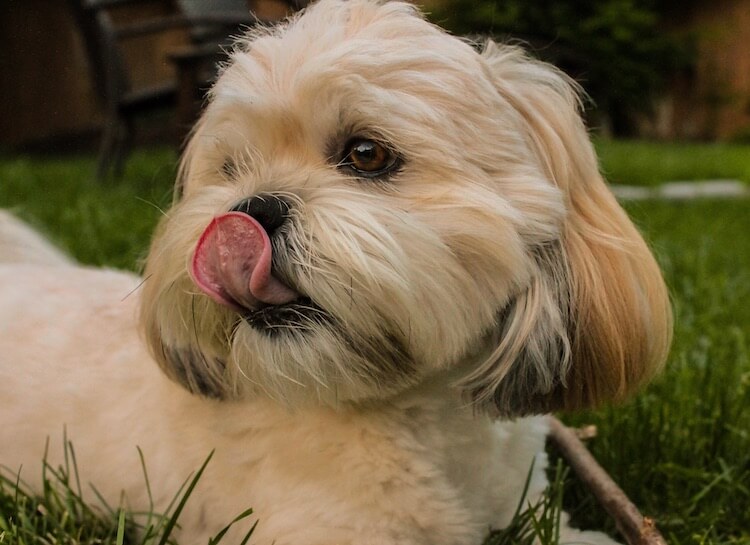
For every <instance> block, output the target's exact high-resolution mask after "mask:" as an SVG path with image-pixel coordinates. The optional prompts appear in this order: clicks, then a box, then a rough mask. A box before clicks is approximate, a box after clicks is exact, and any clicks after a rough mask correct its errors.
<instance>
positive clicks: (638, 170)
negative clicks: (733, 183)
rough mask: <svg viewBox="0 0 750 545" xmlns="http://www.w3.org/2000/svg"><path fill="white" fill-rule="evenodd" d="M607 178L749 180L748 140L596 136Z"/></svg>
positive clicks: (640, 181)
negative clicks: (707, 141)
mask: <svg viewBox="0 0 750 545" xmlns="http://www.w3.org/2000/svg"><path fill="white" fill-rule="evenodd" d="M595 145H596V148H597V153H598V154H599V158H600V160H601V164H602V170H603V171H604V173H605V175H606V177H607V179H608V180H609V181H610V182H613V183H618V184H628V185H643V186H653V185H657V184H660V183H663V182H670V181H685V180H701V179H734V180H741V181H743V182H745V183H750V144H728V143H714V144H696V143H682V142H678V143H675V142H647V141H643V140H615V141H613V140H604V139H596V140H595Z"/></svg>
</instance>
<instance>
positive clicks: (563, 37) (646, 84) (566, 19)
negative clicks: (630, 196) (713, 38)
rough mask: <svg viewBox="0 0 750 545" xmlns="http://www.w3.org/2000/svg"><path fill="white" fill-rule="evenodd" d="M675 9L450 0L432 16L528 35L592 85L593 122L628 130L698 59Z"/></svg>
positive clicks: (630, 1)
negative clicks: (673, 26)
mask: <svg viewBox="0 0 750 545" xmlns="http://www.w3.org/2000/svg"><path fill="white" fill-rule="evenodd" d="M675 9H676V5H675V2H673V1H671V0H661V1H657V0H602V1H599V0H561V1H557V2H554V3H550V2H547V1H545V0H447V1H445V2H443V3H441V4H439V5H437V6H436V7H435V8H434V9H433V10H432V13H431V19H432V20H433V21H434V22H436V23H438V24H440V25H441V26H443V27H445V28H447V29H449V30H451V31H452V32H453V33H455V34H457V35H464V36H477V35H482V36H491V37H493V38H495V39H497V40H499V41H503V42H508V41H510V42H518V41H520V42H521V43H522V44H524V45H525V46H526V48H527V49H528V50H529V51H530V52H531V53H532V54H533V55H535V56H537V57H538V58H540V59H542V60H545V61H547V62H551V63H552V64H554V65H556V66H558V67H559V68H561V69H563V70H564V71H565V72H566V73H568V74H569V75H570V76H572V77H573V78H574V79H575V80H576V81H578V82H579V83H580V84H581V85H582V86H583V87H584V89H585V90H586V92H587V93H588V94H589V96H590V97H591V99H592V101H591V102H590V104H589V111H588V115H589V118H590V121H591V123H592V125H594V126H598V127H601V128H602V129H603V130H604V131H606V132H610V133H612V134H615V135H620V136H624V135H631V134H632V133H633V131H634V128H635V119H636V116H637V115H639V114H644V113H650V110H651V106H652V101H653V99H654V98H655V97H656V96H657V94H658V93H659V91H661V90H662V89H663V87H664V85H665V84H666V83H667V82H668V80H669V78H670V77H671V76H672V75H674V74H676V73H677V72H678V71H680V70H683V69H686V68H687V67H688V66H689V65H690V63H691V61H692V58H693V54H692V47H691V44H690V39H689V37H686V36H684V35H683V36H680V35H677V34H672V33H669V32H666V31H665V30H664V29H665V27H666V26H667V25H666V22H667V20H668V18H669V15H670V13H671V12H673V11H674V10H675Z"/></svg>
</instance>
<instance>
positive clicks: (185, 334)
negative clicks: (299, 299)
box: [0, 0, 671, 545]
mask: <svg viewBox="0 0 750 545" xmlns="http://www.w3.org/2000/svg"><path fill="white" fill-rule="evenodd" d="M577 101H578V99H577V94H576V90H575V88H574V86H573V85H572V84H571V83H570V82H569V81H568V80H567V79H566V78H565V77H564V76H563V75H561V74H560V73H559V72H557V71H556V70H555V69H553V68H551V67H549V66H547V65H543V64H541V63H538V62H534V61H532V60H530V59H528V58H527V57H526V56H525V55H524V54H523V53H522V52H521V51H520V50H519V49H517V48H514V47H507V46H499V45H495V44H492V43H490V44H488V45H487V47H486V48H485V50H484V51H483V53H481V54H479V53H477V52H475V50H474V49H473V48H472V47H470V46H469V45H468V44H466V43H464V42H462V41H460V40H458V39H456V38H453V37H450V36H448V35H446V34H445V33H443V32H442V31H441V30H439V29H438V28H437V27H434V26H432V25H430V24H428V23H426V22H425V21H424V20H423V19H422V18H421V16H420V15H419V14H418V13H417V12H416V10H415V9H414V8H413V7H411V6H409V5H407V4H403V3H399V2H391V3H383V2H377V1H373V0H350V1H348V2H344V1H342V0H321V1H320V2H319V3H317V4H315V5H314V6H312V7H311V8H309V9H308V10H307V11H306V12H305V13H304V14H303V15H301V16H299V17H297V18H295V19H294V20H292V21H291V22H290V23H288V24H287V25H285V26H283V27H280V28H278V29H271V30H268V31H261V32H257V33H255V34H252V35H249V36H247V37H246V38H245V39H244V40H243V41H241V42H240V43H239V45H238V47H237V49H236V50H235V51H234V53H233V54H232V56H231V61H230V62H229V63H228V65H227V66H226V67H225V69H224V70H223V72H222V74H221V77H220V78H219V80H218V81H217V83H216V85H215V87H214V88H213V90H212V91H211V97H210V102H209V104H208V106H207V108H206V111H205V113H204V115H203V117H202V119H201V121H200V122H199V124H198V126H197V127H196V129H195V131H194V133H193V135H192V137H191V140H190V143H189V145H188V146H187V149H186V152H185V155H184V159H183V163H182V169H181V176H180V183H179V185H178V191H177V195H176V197H177V198H176V202H175V205H174V207H173V208H172V209H171V210H170V211H169V212H168V213H167V214H166V215H165V218H164V220H163V222H162V224H161V225H160V227H159V229H158V231H157V233H156V235H155V237H154V241H153V244H152V247H151V251H150V254H149V257H148V261H147V266H146V270H145V274H144V281H143V284H142V286H140V279H139V278H137V277H136V276H134V275H131V274H127V273H121V272H115V271H107V270H95V269H89V268H85V267H80V266H77V265H75V264H73V263H71V262H70V261H68V260H67V259H66V258H63V257H61V256H60V254H59V252H57V251H56V250H54V249H52V248H51V247H50V246H49V245H47V244H46V243H44V242H43V241H42V240H41V239H40V237H39V236H38V235H37V234H36V233H34V232H33V231H31V230H30V229H28V228H26V227H25V226H23V225H21V224H20V223H18V222H17V221H15V220H13V219H11V218H10V217H9V216H0V354H2V355H1V356H0V358H1V359H0V399H3V400H6V402H7V403H6V404H5V407H4V408H3V409H2V412H1V413H0V421H1V422H2V425H1V426H0V462H1V463H3V464H4V465H5V466H7V467H9V468H15V469H17V468H20V467H21V466H23V470H22V476H23V477H24V479H26V480H29V481H31V482H32V483H36V485H38V481H37V479H38V477H39V475H40V471H39V461H40V459H41V457H42V453H43V449H44V444H45V440H46V439H47V438H48V437H49V438H50V446H51V449H52V450H51V452H50V460H51V462H52V463H53V464H54V463H56V462H59V461H60V457H61V446H62V439H61V436H62V432H63V426H65V427H66V429H67V435H68V437H69V438H70V439H71V440H72V442H73V444H74V446H75V451H76V454H77V459H78V466H79V468H80V469H81V471H82V480H83V481H84V482H90V483H92V484H93V485H95V486H96V488H97V490H99V491H100V492H101V493H102V495H103V496H104V498H105V499H107V501H108V502H109V503H111V504H113V505H117V504H118V503H119V501H120V498H121V493H122V492H124V496H123V497H124V501H125V502H126V504H127V505H128V506H130V507H131V508H133V509H136V510H143V509H145V508H147V503H148V502H147V497H146V490H145V487H144V481H143V476H142V473H141V470H140V463H139V458H138V453H137V450H136V447H140V448H141V449H142V451H143V453H144V455H145V460H146V463H147V467H148V472H149V477H150V480H151V486H152V489H153V490H154V491H155V492H156V497H155V501H156V508H157V509H159V508H161V509H163V508H164V507H165V506H166V503H167V502H168V500H169V499H170V498H171V495H172V494H173V493H174V492H176V490H177V488H178V487H179V484H180V483H181V482H182V481H183V480H184V479H185V478H186V477H187V476H188V475H189V474H190V472H191V471H194V470H195V469H197V468H198V467H199V466H200V464H201V463H202V461H203V460H204V459H205V457H206V456H207V455H208V453H209V452H210V451H211V450H212V449H215V451H216V452H215V456H214V459H213V460H212V461H211V463H210V464H209V466H208V469H207V472H206V474H205V475H204V478H203V479H202V481H201V482H200V484H199V486H198V488H197V490H196V493H195V495H194V497H193V498H192V499H191V500H190V502H189V503H188V506H187V510H186V512H185V513H184V516H183V519H182V529H181V531H180V538H181V543H186V544H192V543H195V544H199V543H201V544H202V543H205V542H206V540H207V538H208V537H209V536H210V535H212V534H213V533H215V532H217V531H218V530H219V529H221V527H222V526H223V525H224V524H225V523H227V522H228V521H229V520H231V518H232V517H234V516H235V515H237V514H238V513H240V512H241V511H243V510H244V509H246V508H247V507H250V506H252V507H253V508H254V509H255V513H256V515H257V517H258V519H259V521H260V522H259V525H258V528H257V531H256V533H255V537H254V540H253V541H252V542H253V543H258V544H269V545H270V544H271V543H276V544H277V545H283V544H291V543H294V544H298V543H305V544H311V545H312V544H320V545H323V544H327V545H332V544H347V543H358V544H362V543H365V544H368V543H372V544H386V543H401V544H414V545H416V544H424V545H426V544H431V545H436V544H446V545H448V544H451V545H455V544H466V545H469V544H478V543H480V542H481V540H482V538H483V537H484V536H485V535H486V533H487V531H488V530H489V529H490V528H501V527H503V526H504V525H505V524H507V522H508V521H509V519H510V517H511V516H512V514H513V512H514V510H515V508H516V506H517V504H518V502H519V500H520V497H521V492H522V489H523V484H524V481H525V479H526V476H527V472H528V471H529V468H530V467H531V465H532V461H533V460H535V459H536V463H535V465H534V473H533V479H532V481H531V487H530V497H529V500H530V501H533V500H534V499H535V498H536V497H538V495H539V493H540V492H541V491H542V490H543V488H544V486H545V484H546V480H545V476H544V467H545V457H544V454H543V446H544V438H545V435H546V427H545V424H544V419H543V417H540V416H530V415H538V414H542V413H544V412H547V411H549V410H554V409H557V408H579V407H585V406H592V405H597V404H600V403H602V402H606V401H617V400H620V399H622V398H623V397H624V396H625V395H627V394H628V393H629V392H631V391H632V390H634V389H635V388H637V387H639V386H640V385H642V384H643V383H644V382H645V381H646V380H648V378H650V377H651V376H652V375H653V374H654V373H655V372H656V371H658V369H659V367H660V366H661V365H662V363H663V361H664V358H665V356H666V351H667V348H668V345H669V339H670V331H671V315H670V311H669V304H668V300H667V296H666V290H665V287H664V284H663V281H662V279H661V276H660V273H659V270H658V268H657V267H656V264H655V262H654V260H653V257H652V256H651V254H650V252H649V251H648V249H647V247H646V246H645V244H644V242H643V240H642V239H641V237H640V235H639V234H638V232H637V231H636V229H635V228H634V227H633V225H632V224H631V223H630V221H629V220H628V218H627V216H626V215H625V214H624V212H623V211H622V210H621V209H620V207H619V206H618V205H617V203H616V202H615V200H614V199H613V197H612V196H611V194H610V193H609V190H608V189H607V188H606V186H605V185H604V182H603V180H602V179H601V176H600V174H599V172H598V168H597V163H596V158H595V156H594V153H593V150H592V147H591V144H590V142H589V140H588V137H587V135H586V131H585V129H584V127H583V124H582V122H581V120H580V117H579V115H578V102H577ZM355 136H358V137H367V138H371V139H374V140H377V141H379V142H381V143H383V144H386V145H387V147H388V148H389V149H391V150H392V151H393V152H395V153H396V154H397V155H398V156H399V157H400V160H401V164H400V166H399V168H398V169H397V171H395V172H394V173H393V174H392V175H391V176H390V177H383V178H382V179H373V180H370V179H363V178H361V177H357V176H356V175H354V174H353V173H352V172H351V171H348V170H347V169H346V168H344V167H342V166H341V164H340V154H341V150H342V148H343V147H344V146H345V144H346V142H347V141H348V140H349V139H350V138H352V137H355ZM261 193H264V194H265V193H272V194H275V195H278V196H281V197H283V198H284V199H286V201H287V202H288V203H289V204H290V207H291V211H290V218H289V219H288V220H287V221H286V223H285V224H284V226H283V227H282V228H281V229H280V234H278V235H274V260H275V261H274V266H275V268H276V269H275V270H276V272H277V274H279V275H280V276H281V277H282V279H283V280H284V281H285V282H287V283H288V284H290V285H292V286H293V287H294V288H295V289H296V290H297V291H298V292H300V293H302V294H304V295H305V296H307V297H309V298H310V299H311V300H312V301H314V303H315V304H316V305H318V306H319V307H321V308H322V309H324V311H325V312H326V313H327V315H328V316H330V317H331V319H330V321H320V320H311V319H306V318H305V317H304V316H303V315H300V318H299V320H297V321H295V322H293V323H288V324H284V325H283V327H282V326H278V327H277V328H276V329H274V330H273V331H270V332H269V331H262V330H260V329H258V327H256V326H253V325H251V324H250V323H249V322H248V321H246V320H243V319H241V317H240V316H239V315H238V314H237V312H236V311H234V310H231V309H229V308H226V307H223V306H220V305H218V304H217V303H215V302H214V301H213V300H212V299H210V298H209V297H207V296H206V295H204V294H203V293H201V292H200V290H199V289H198V288H197V287H196V286H195V285H194V283H193V281H192V280H191V278H190V275H189V274H188V264H189V262H190V259H191V255H192V252H193V250H194V248H195V246H196V242H197V240H198V238H199V236H200V234H201V233H202V232H203V230H204V229H205V228H206V226H207V225H208V224H209V223H210V222H211V219H212V218H213V217H215V216H216V215H218V214H221V213H222V212H226V211H228V210H229V209H230V208H231V207H232V206H233V205H234V204H235V203H236V202H238V201H240V200H242V199H244V198H247V197H250V196H253V195H257V194H261ZM139 286H140V287H139ZM144 341H145V342H144ZM147 347H148V348H147ZM157 363H158V365H157ZM160 368H161V369H160ZM162 371H163V372H162ZM167 377H169V378H171V379H172V380H173V381H174V382H173V381H171V380H169V379H168V378H167ZM191 392H192V393H191ZM497 417H499V419H498V418H497ZM89 498H90V499H91V500H92V501H93V500H94V498H93V496H92V495H90V496H89ZM237 535H238V534H233V536H232V537H230V540H229V542H230V543H233V542H235V541H236V540H237V539H238V538H237ZM232 540H235V541H232ZM563 541H585V542H597V543H608V542H609V539H608V538H606V536H603V535H600V534H596V533H579V532H576V531H574V530H571V529H569V528H567V527H566V528H565V530H564V532H563Z"/></svg>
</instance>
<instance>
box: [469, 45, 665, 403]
mask: <svg viewBox="0 0 750 545" xmlns="http://www.w3.org/2000/svg"><path fill="white" fill-rule="evenodd" d="M483 57H484V61H485V63H486V66H487V67H488V71H489V74H490V77H492V79H493V81H494V84H495V87H496V89H497V91H498V93H500V95H501V97H502V98H503V99H504V100H505V101H507V102H508V103H509V104H510V105H511V106H512V107H513V108H514V109H515V110H516V112H518V114H519V115H520V118H521V119H522V126H523V131H524V133H525V134H524V137H525V138H526V141H527V142H528V144H529V145H530V146H531V148H532V150H533V152H534V154H535V156H536V157H537V159H538V161H539V163H540V165H541V167H542V168H543V170H544V172H545V175H546V176H547V178H548V179H549V180H550V181H551V182H552V183H554V184H555V185H556V186H557V187H558V188H559V189H560V190H561V191H562V193H563V198H564V202H565V205H566V208H567V210H566V219H565V222H564V225H563V226H562V233H561V237H560V240H559V241H558V242H555V243H550V244H547V245H541V246H537V247H536V248H535V249H534V250H533V251H534V252H535V257H536V262H537V272H536V275H535V277H534V278H533V280H532V283H531V285H530V286H529V287H528V288H527V289H526V290H525V291H524V292H523V293H521V294H519V295H517V296H516V297H515V298H514V299H513V300H512V301H511V302H510V304H509V305H508V307H507V308H506V309H505V311H504V313H503V314H502V315H501V316H500V317H499V318H498V320H499V322H500V328H499V329H500V331H499V332H498V333H497V334H496V337H495V339H494V340H495V342H496V345H495V346H497V348H496V349H495V350H494V352H493V353H492V354H491V355H490V357H488V358H487V359H486V360H485V362H484V363H483V364H482V365H480V366H479V367H478V368H477V369H476V370H475V371H474V372H473V373H472V374H471V375H470V376H469V377H467V380H466V381H465V382H464V387H466V388H467V389H468V391H469V392H470V393H471V395H472V397H473V398H474V399H475V401H477V403H478V406H479V408H481V409H485V410H488V411H490V412H492V413H495V414H500V415H504V416H519V415H524V414H533V413H542V412H549V411H552V410H559V409H563V410H573V409H581V408H586V407H594V406H597V405H600V404H602V403H605V402H616V401H620V400H622V399H623V398H625V396H627V395H628V394H629V393H631V392H632V391H634V390H635V389H637V388H638V387H639V386H641V385H643V384H644V383H645V382H646V381H647V380H648V379H649V378H651V377H652V376H653V375H654V374H655V373H656V372H657V371H658V370H659V369H660V368H661V366H662V365H663V363H664V360H665V359H666V356H667V353H668V350H669V345H670V342H671V332H672V315H671V308H670V304H669V298H668V294H667V289H666V286H665V284H664V281H663V279H662V276H661V272H660V270H659V267H658V265H657V264H656V261H655V260H654V257H653V256H652V254H651V252H650V251H649V249H648V247H647V246H646V243H645V242H644V241H643V239H642V238H641V235H640V234H639V233H638V231H637V229H636V228H635V226H634V225H633V224H632V222H631V221H630V219H629V218H628V216H627V214H626V213H625V212H624V210H623V209H622V208H621V207H620V206H619V204H618V203H617V201H616V200H615V198H614V197H613V195H612V193H611V192H610V190H609V189H608V188H607V187H606V185H605V183H604V180H603V179H602V177H601V175H600V173H599V169H598V163H597V159H596V155H595V153H594V150H593V147H592V145H591V142H590V140H589V137H588V134H587V132H586V129H585V127H584V124H583V122H582V120H581V117H580V114H579V111H580V100H579V94H578V92H577V91H578V90H577V88H576V86H575V84H574V83H572V82H571V81H570V80H569V79H568V78H567V77H566V76H564V75H563V74H562V73H560V72H559V71H557V70H556V69H554V68H553V67H551V66H548V65H546V64H544V63H541V62H537V61H533V60H531V59H529V58H528V57H527V56H526V55H525V54H524V53H523V52H522V51H521V50H520V49H519V48H517V47H512V46H498V45H496V44H494V43H491V42H490V43H489V44H488V45H487V47H486V48H485V51H484V52H483Z"/></svg>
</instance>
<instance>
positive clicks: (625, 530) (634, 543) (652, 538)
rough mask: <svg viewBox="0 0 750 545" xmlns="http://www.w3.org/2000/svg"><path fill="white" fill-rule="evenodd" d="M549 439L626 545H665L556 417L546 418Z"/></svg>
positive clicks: (652, 527) (586, 450) (570, 431)
mask: <svg viewBox="0 0 750 545" xmlns="http://www.w3.org/2000/svg"><path fill="white" fill-rule="evenodd" d="M549 425H550V439H551V440H552V442H553V443H554V444H555V447H556V448H557V449H558V450H559V451H560V453H561V454H562V456H563V458H565V460H566V461H567V462H568V464H570V466H571V467H572V468H573V471H575V473H576V475H578V477H579V478H580V479H581V480H582V481H583V482H584V484H585V485H586V486H587V487H588V488H589V490H591V492H592V494H594V497H596V499H597V500H599V503H601V505H602V506H603V507H604V509H605V510H606V511H607V513H609V515H610V516H611V517H612V518H613V519H614V520H615V524H617V529H618V530H620V533H622V535H623V536H624V537H625V540H626V541H627V542H628V544H629V545H667V542H666V541H665V540H664V537H662V535H661V533H659V530H658V529H657V528H656V524H654V520H653V519H651V518H649V517H644V516H643V515H641V514H640V512H639V511H638V508H637V507H636V506H635V505H633V502H631V501H630V499H628V497H627V496H626V495H625V492H623V491H622V489H621V488H620V487H619V486H617V483H615V482H614V481H613V480H612V478H611V477H610V476H609V475H608V474H607V472H606V471H604V469H603V468H602V466H600V465H599V463H598V462H597V461H596V459H594V457H593V456H592V455H591V453H590V452H589V451H588V449H587V448H586V447H585V446H584V445H583V443H581V441H580V440H579V439H578V437H576V435H575V433H574V432H573V430H571V429H570V428H568V427H566V426H565V425H564V424H563V423H562V422H560V421H559V420H558V419H557V418H555V417H553V416H550V417H549Z"/></svg>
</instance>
